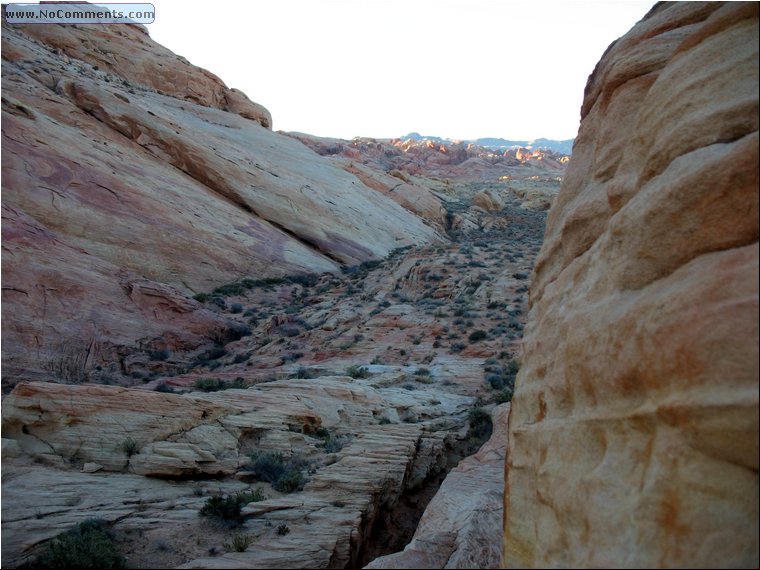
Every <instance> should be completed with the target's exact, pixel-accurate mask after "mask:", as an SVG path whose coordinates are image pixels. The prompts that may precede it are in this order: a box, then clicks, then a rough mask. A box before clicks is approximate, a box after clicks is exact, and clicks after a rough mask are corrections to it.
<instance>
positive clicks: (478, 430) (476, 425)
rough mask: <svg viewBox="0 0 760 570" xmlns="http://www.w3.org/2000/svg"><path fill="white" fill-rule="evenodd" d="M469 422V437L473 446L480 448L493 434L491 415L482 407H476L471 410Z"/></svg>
mask: <svg viewBox="0 0 760 570" xmlns="http://www.w3.org/2000/svg"><path fill="white" fill-rule="evenodd" d="M468 420H469V423H470V427H469V429H468V430H467V437H468V439H469V440H470V443H471V444H472V445H473V446H476V447H480V446H481V445H482V444H483V443H485V442H486V440H487V439H488V438H489V437H491V434H492V433H493V422H492V420H491V414H489V413H488V412H487V411H486V410H484V409H483V408H481V407H475V408H473V409H472V410H470V413H469V416H468Z"/></svg>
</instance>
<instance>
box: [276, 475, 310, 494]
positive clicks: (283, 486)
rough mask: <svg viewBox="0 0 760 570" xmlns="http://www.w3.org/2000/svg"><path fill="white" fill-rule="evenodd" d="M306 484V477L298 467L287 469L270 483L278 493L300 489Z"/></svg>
mask: <svg viewBox="0 0 760 570" xmlns="http://www.w3.org/2000/svg"><path fill="white" fill-rule="evenodd" d="M305 484H306V478H305V477H304V476H303V473H301V471H300V470H298V469H288V470H287V471H286V472H285V473H284V474H283V475H282V477H280V478H279V479H278V480H277V481H275V482H274V483H273V484H272V487H274V489H275V490H276V491H279V492H280V493H293V492H294V491H300V490H301V489H303V486H304V485H305Z"/></svg>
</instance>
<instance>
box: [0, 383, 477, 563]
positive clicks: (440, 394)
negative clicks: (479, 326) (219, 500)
mask: <svg viewBox="0 0 760 570" xmlns="http://www.w3.org/2000/svg"><path fill="white" fill-rule="evenodd" d="M397 376H398V374H397ZM389 381H390V382H389ZM392 383H393V382H392V381H391V378H390V377H389V376H388V375H386V376H385V377H380V376H378V377H375V378H372V379H367V380H354V379H351V378H347V377H322V378H317V379H310V380H299V379H290V380H284V381H279V382H270V383H265V384H260V385H258V386H256V387H254V388H251V389H248V390H228V391H224V392H215V393H209V394H204V393H199V392H196V393H191V394H186V395H175V394H165V393H159V392H153V391H146V390H136V389H125V388H119V387H114V386H69V385H62V384H47V383H28V384H27V383H24V384H20V385H19V386H17V387H16V389H15V390H14V391H13V392H12V393H11V394H10V395H9V396H7V397H6V398H5V399H4V400H3V406H2V408H3V426H2V431H3V521H2V522H3V527H2V529H3V565H4V566H5V565H11V566H16V565H18V564H19V563H20V562H21V561H23V560H24V559H25V558H27V557H29V556H30V554H32V553H33V552H34V549H35V547H36V546H37V545H39V544H40V543H41V542H43V541H45V540H48V539H50V538H52V537H53V536H55V535H57V534H58V533H60V532H61V531H62V530H65V529H66V528H70V527H71V526H73V524H75V523H76V522H79V521H81V520H82V519H83V518H87V517H94V518H100V519H103V520H105V521H107V522H108V523H112V524H114V530H115V531H116V532H117V533H118V534H119V536H120V537H121V538H120V540H124V541H128V540H132V539H129V537H128V536H126V537H125V536H124V533H125V534H126V535H130V534H131V533H132V532H133V531H134V529H138V528H140V527H142V528H141V530H140V533H141V535H142V533H143V532H145V533H147V534H148V535H149V536H151V535H153V536H152V538H151V540H157V538H158V536H160V532H171V533H174V534H176V538H175V539H173V540H176V541H177V543H178V544H173V545H172V548H176V549H179V550H182V551H184V554H183V555H182V556H180V557H179V560H182V561H187V560H188V559H189V560H192V559H193V558H195V557H197V556H198V554H199V553H200V552H205V551H207V548H204V547H203V545H202V542H197V543H195V542H193V543H188V544H183V543H184V542H186V541H187V540H188V538H189V536H191V535H192V536H193V537H194V536H195V535H196V534H197V535H198V536H199V537H201V536H202V535H203V534H204V527H203V525H202V524H201V523H202V520H199V517H198V509H199V508H200V507H201V506H202V505H203V503H204V502H205V500H206V498H207V497H206V498H204V497H203V495H204V494H205V492H200V493H194V491H193V488H192V486H190V485H189V484H185V485H182V484H181V483H180V484H178V483H176V482H175V483H173V484H164V485H161V484H158V483H153V482H152V481H153V480H154V479H155V478H161V479H165V480H174V481H176V480H180V481H181V480H183V479H185V480H186V479H188V478H194V479H196V480H197V482H198V483H197V484H198V485H200V487H199V488H200V489H207V490H208V491H209V492H213V491H214V490H216V489H217V488H219V489H224V490H225V491H226V490H232V489H240V488H241V487H244V485H242V484H236V482H235V481H230V480H227V481H225V480H224V479H222V480H221V481H206V480H205V479H207V478H208V477H221V476H225V475H235V477H236V478H238V479H242V480H250V479H251V477H252V476H251V473H250V472H249V471H247V470H246V464H247V463H249V462H250V454H251V453H253V452H258V451H262V450H266V451H278V452H282V453H284V454H285V456H286V457H290V456H291V455H294V456H298V457H300V458H302V459H303V460H304V461H307V462H308V465H309V467H310V469H309V475H308V479H309V481H308V482H307V483H306V487H305V489H304V490H303V492H300V493H295V494H292V495H281V494H280V493H277V492H275V491H274V490H272V489H271V488H270V487H269V486H268V485H265V489H266V491H265V492H266V495H267V496H268V497H269V498H268V500H266V501H262V502H259V503H251V504H250V505H248V506H247V507H246V508H245V509H244V513H243V514H244V517H245V519H246V525H245V529H244V530H245V532H246V533H248V534H251V536H252V537H254V538H255V546H252V547H251V548H250V549H249V550H248V551H247V552H245V553H235V552H229V553H227V554H225V555H223V556H217V557H213V558H212V557H209V558H203V559H198V560H194V561H192V562H188V563H187V564H186V566H184V567H187V568H233V567H246V568H251V567H253V568H291V567H294V566H295V567H297V568H327V567H336V568H343V567H357V566H358V565H360V564H361V563H362V561H365V562H366V559H367V558H366V554H365V552H364V550H365V549H366V548H368V547H367V546H366V544H367V543H368V542H370V541H369V538H370V536H371V535H372V534H373V533H375V532H377V530H375V529H382V532H381V534H383V533H392V532H393V530H392V529H393V526H394V525H400V524H401V523H400V522H398V521H395V520H394V509H395V508H397V505H398V504H399V503H401V502H402V497H403V495H404V494H405V493H414V492H415V489H417V490H419V488H421V487H424V486H425V485H426V484H428V483H429V482H430V481H431V480H434V479H436V478H437V477H439V476H440V475H441V474H442V473H445V468H446V463H447V457H446V456H447V454H448V453H449V452H450V446H449V443H450V440H451V438H452V431H453V430H456V429H458V427H454V428H450V431H449V432H448V433H447V432H445V431H436V432H433V431H427V430H426V429H425V428H426V426H425V424H424V423H423V422H422V421H420V422H417V421H415V422H408V421H402V420H400V418H399V414H400V413H402V412H403V413H412V414H414V416H415V417H422V416H423V415H432V416H438V418H439V419H444V421H448V422H451V418H453V417H454V416H457V415H458V416H460V418H461V416H462V415H463V414H464V412H465V411H466V410H467V408H468V407H469V406H471V405H472V402H473V398H472V397H468V396H462V395H457V394H451V393H449V390H450V388H448V389H447V388H446V387H444V386H431V387H430V389H429V390H426V391H425V392H424V393H423V392H422V391H420V392H409V391H408V390H405V389H403V388H401V387H400V386H393V385H389V384H392ZM431 396H435V398H436V401H437V404H435V405H431V403H430V400H431ZM381 419H382V420H383V421H380V420H381ZM453 423H454V424H455V423H456V422H455V421H454V422H453ZM319 430H329V431H330V433H332V434H333V435H336V436H341V437H345V444H344V445H343V447H342V449H337V450H333V451H332V452H331V453H326V452H325V450H324V449H323V448H322V447H320V446H321V445H323V444H324V441H323V440H322V439H320V437H318V436H317V434H318V433H320V431H319ZM43 465H48V467H43ZM51 467H54V469H51ZM183 489H184V491H183ZM170 503H173V504H170ZM398 508H401V506H398ZM166 511H170V512H166ZM400 512H404V511H400ZM402 518H403V517H402ZM279 524H286V525H287V527H288V528H289V533H288V534H287V536H278V535H277V534H276V532H275V530H276V527H277V526H278V525H279ZM205 532H206V533H207V534H208V532H212V531H210V530H207V531H205ZM154 533H158V534H154ZM212 533H213V532H212ZM183 534H185V535H186V536H184V537H183V536H182V535H183ZM217 534H218V533H217ZM199 540H200V538H199ZM134 548H135V547H134V545H133V546H132V548H125V549H126V550H128V551H129V552H134ZM230 550H231V549H230ZM153 552H154V553H155V548H154V549H153ZM130 557H131V555H130ZM155 566H156V562H155V561H153V563H151V561H150V559H147V560H144V561H142V564H141V567H155Z"/></svg>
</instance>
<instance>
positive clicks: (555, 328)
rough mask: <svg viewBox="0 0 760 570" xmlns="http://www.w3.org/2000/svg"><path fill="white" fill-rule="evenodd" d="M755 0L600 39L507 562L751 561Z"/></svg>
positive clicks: (520, 399)
mask: <svg viewBox="0 0 760 570" xmlns="http://www.w3.org/2000/svg"><path fill="white" fill-rule="evenodd" d="M757 315H758V5H757V4H756V3H753V4H746V3H726V4H722V3H670V4H658V5H657V6H656V7H655V8H653V9H652V11H651V12H650V13H649V14H648V15H647V16H646V17H645V18H644V19H643V20H642V21H641V22H639V23H638V24H637V25H636V26H635V27H634V28H633V29H632V30H631V31H630V32H629V33H628V34H626V35H625V36H623V37H622V38H621V39H619V40H618V41H617V42H615V43H614V44H613V45H611V46H610V48H609V49H608V50H607V52H606V53H605V55H604V57H603V58H602V59H601V61H600V62H599V64H598V65H597V67H596V69H595V71H594V73H593V74H592V75H591V77H590V78H589V81H588V85H587V87H586V94H585V100H584V104H583V109H582V123H581V128H580V132H579V134H578V137H577V139H576V142H575V146H574V153H573V161H572V162H571V163H570V166H569V167H568V171H567V174H566V177H565V179H564V181H563V185H562V189H561V191H560V193H559V196H558V197H557V199H556V200H555V202H554V205H553V207H552V209H551V211H550V214H549V217H548V220H547V228H546V236H545V241H544V245H543V248H542V251H541V254H540V255H539V258H538V260H537V264H536V269H535V272H534V275H533V281H532V285H531V293H530V315H529V323H528V325H527V327H526V332H525V340H524V343H525V344H524V356H523V365H522V368H521V370H520V373H519V376H518V379H517V388H516V394H515V397H514V400H513V403H512V412H511V416H510V420H509V421H510V426H509V451H508V460H507V463H506V474H507V483H506V497H505V514H506V523H505V525H506V528H505V545H504V547H505V550H504V557H505V563H506V565H507V567H537V568H544V567H633V568H646V567H757V565H758V316H757Z"/></svg>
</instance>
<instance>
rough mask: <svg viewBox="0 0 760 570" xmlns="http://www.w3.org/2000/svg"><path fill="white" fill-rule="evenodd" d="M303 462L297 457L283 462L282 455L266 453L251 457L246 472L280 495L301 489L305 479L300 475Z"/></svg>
mask: <svg viewBox="0 0 760 570" xmlns="http://www.w3.org/2000/svg"><path fill="white" fill-rule="evenodd" d="M302 468H303V462H302V461H301V460H300V459H298V458H297V457H291V458H290V459H289V460H287V461H285V458H284V457H283V455H282V453H280V452H277V451H267V452H265V453H258V454H255V455H252V456H251V463H249V464H248V466H247V470H248V471H250V472H251V473H252V475H253V476H254V477H256V478H257V479H258V480H260V481H266V482H267V483H270V484H271V485H272V487H273V488H274V489H275V490H277V491H279V492H280V493H292V492H294V491H300V490H301V489H303V486H304V484H305V483H306V478H305V477H304V476H303V474H302V473H301V469H302Z"/></svg>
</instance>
